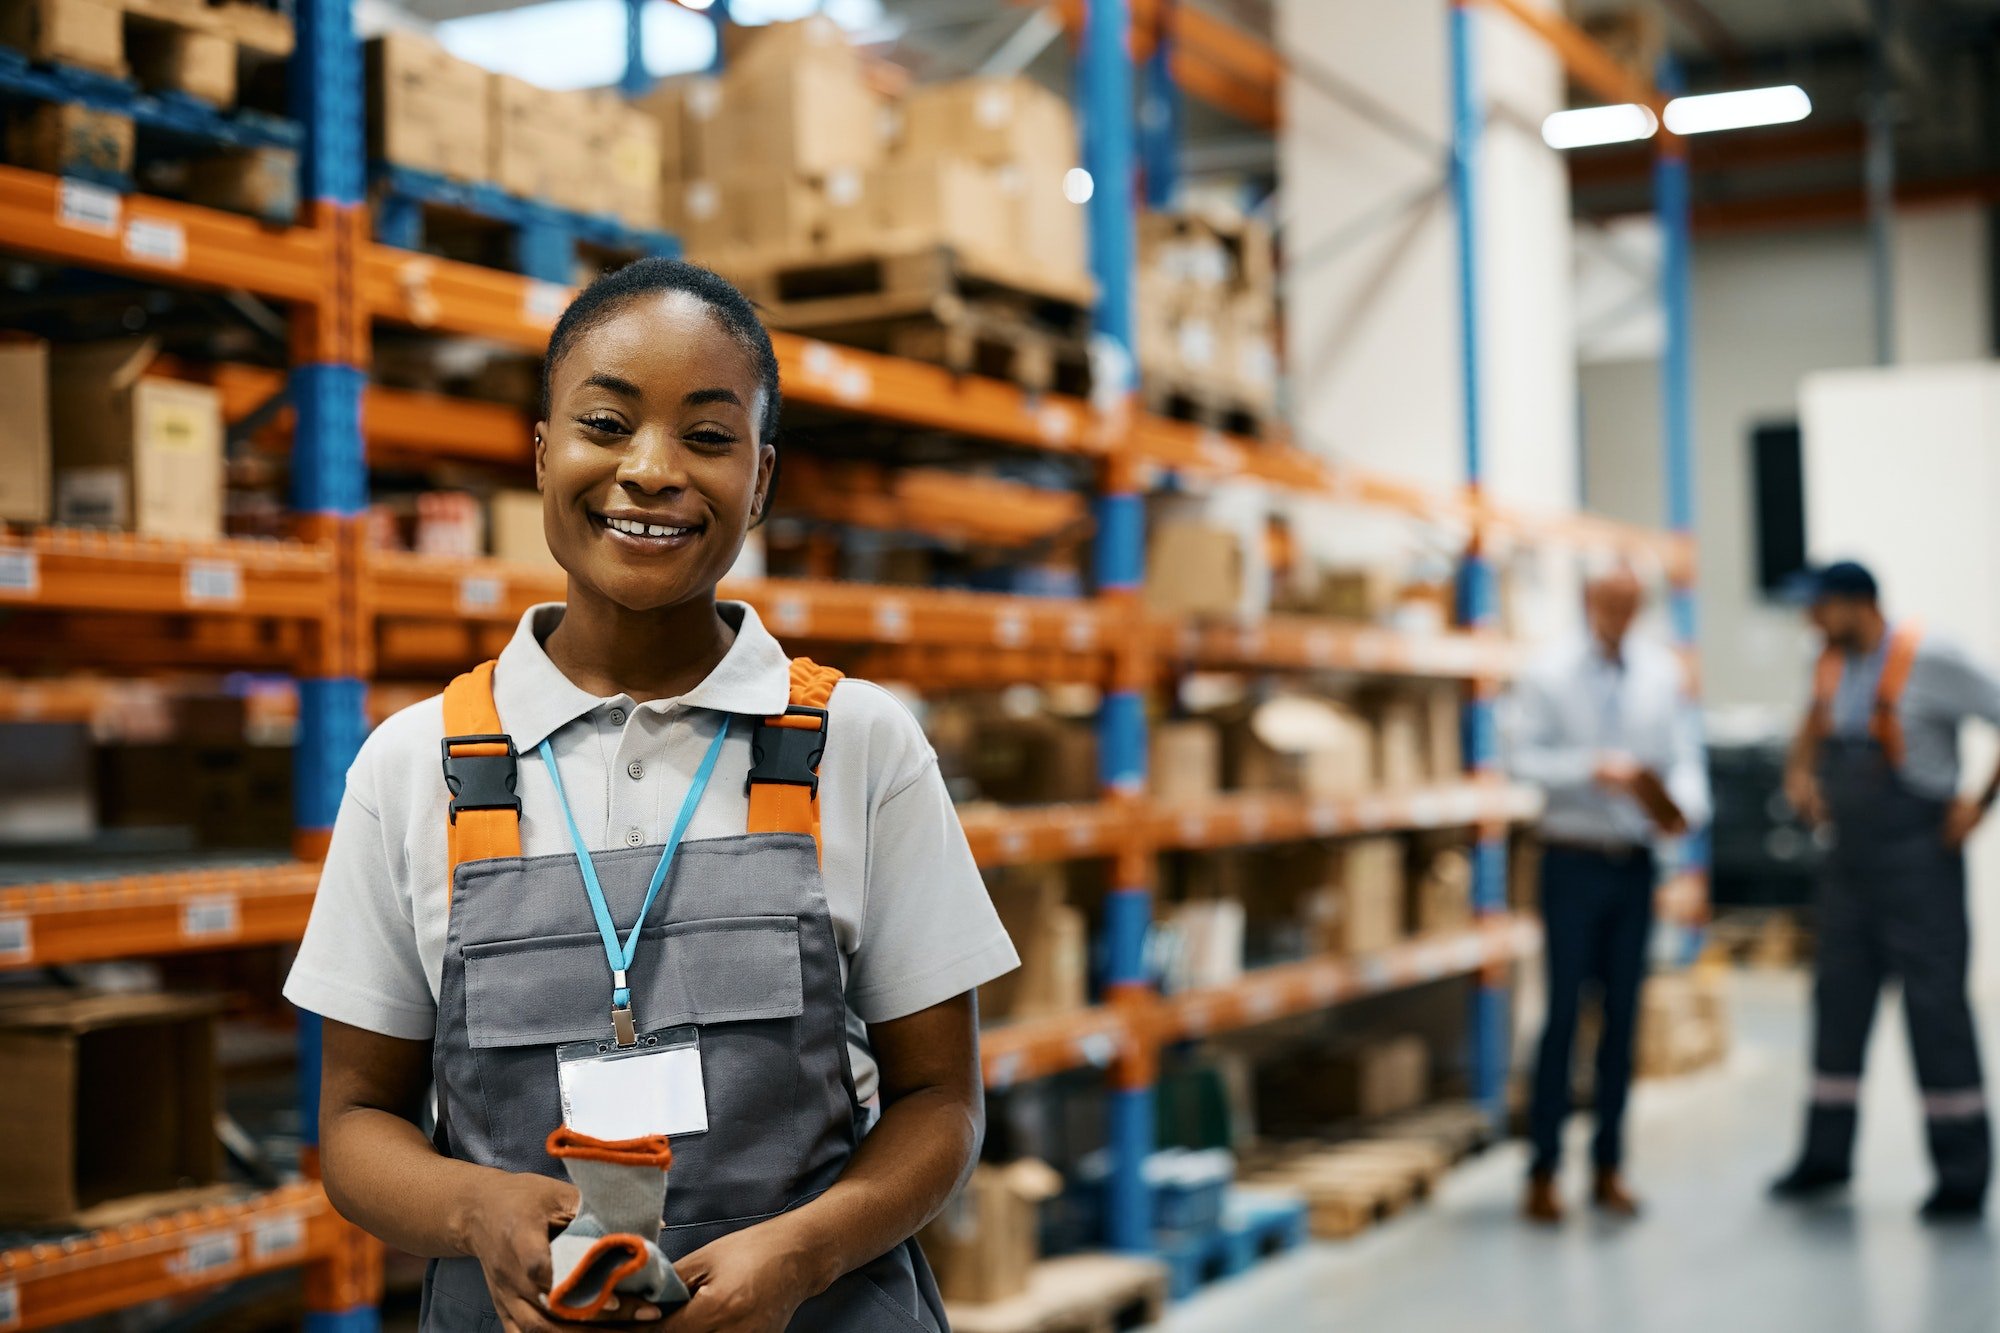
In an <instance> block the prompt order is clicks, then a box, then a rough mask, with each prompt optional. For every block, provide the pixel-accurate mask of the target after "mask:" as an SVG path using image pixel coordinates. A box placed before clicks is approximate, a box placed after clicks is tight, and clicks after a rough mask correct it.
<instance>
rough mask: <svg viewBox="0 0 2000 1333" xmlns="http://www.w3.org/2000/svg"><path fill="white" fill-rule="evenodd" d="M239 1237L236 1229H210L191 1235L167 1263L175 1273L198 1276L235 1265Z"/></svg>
mask: <svg viewBox="0 0 2000 1333" xmlns="http://www.w3.org/2000/svg"><path fill="white" fill-rule="evenodd" d="M237 1241H238V1237H237V1234H236V1233H235V1232H234V1231H210V1232H207V1233H205V1234H203V1235H199V1236H193V1237H190V1238H189V1240H188V1243H187V1246H186V1248H184V1249H183V1250H182V1251H181V1252H180V1253H179V1254H178V1255H176V1256H174V1258H173V1259H172V1260H170V1261H169V1262H168V1264H167V1267H168V1269H170V1270H171V1271H172V1272H173V1273H174V1274H176V1275H177V1276H179V1277H183V1278H197V1277H201V1276H202V1275H203V1274H206V1273H213V1272H215V1271H216V1270H217V1269H222V1268H229V1267H232V1266H234V1265H235V1263H236V1256H237V1248H238V1247H237Z"/></svg>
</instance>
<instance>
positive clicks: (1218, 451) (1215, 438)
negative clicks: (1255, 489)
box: [1195, 430, 1240, 473]
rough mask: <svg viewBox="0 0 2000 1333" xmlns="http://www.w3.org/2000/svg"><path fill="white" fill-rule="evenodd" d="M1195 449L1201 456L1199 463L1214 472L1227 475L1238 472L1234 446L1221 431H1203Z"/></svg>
mask: <svg viewBox="0 0 2000 1333" xmlns="http://www.w3.org/2000/svg"><path fill="white" fill-rule="evenodd" d="M1195 447H1196V449H1197V450H1198V451H1199V452H1200V454H1201V461H1202V462H1203V463H1204V464H1206V465H1207V466H1208V467H1209V468H1211V469H1213V470H1214V471H1217V472H1224V473H1228V472H1236V471H1239V470H1240V467H1239V460H1238V459H1237V456H1236V446H1235V445H1233V444H1231V443H1230V442H1229V441H1228V439H1227V438H1225V437H1224V436H1223V434H1222V432H1221V431H1219V430H1203V431H1202V433H1201V439H1200V442H1199V443H1198V444H1197V445H1196V446H1195Z"/></svg>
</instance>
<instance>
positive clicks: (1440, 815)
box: [1410, 792, 1445, 828]
mask: <svg viewBox="0 0 2000 1333" xmlns="http://www.w3.org/2000/svg"><path fill="white" fill-rule="evenodd" d="M1410 822H1411V823H1412V824H1415V825H1416V826H1417V827H1418V828H1436V827H1437V826H1438V825H1440V824H1442V823H1444V822H1445V803H1444V802H1443V801H1442V800H1440V799H1439V798H1438V797H1437V796H1436V795H1435V794H1434V793H1430V792H1426V793H1424V794H1422V795H1419V796H1412V797H1411V798H1410Z"/></svg>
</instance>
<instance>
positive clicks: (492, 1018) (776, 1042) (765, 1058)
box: [463, 916, 806, 1224]
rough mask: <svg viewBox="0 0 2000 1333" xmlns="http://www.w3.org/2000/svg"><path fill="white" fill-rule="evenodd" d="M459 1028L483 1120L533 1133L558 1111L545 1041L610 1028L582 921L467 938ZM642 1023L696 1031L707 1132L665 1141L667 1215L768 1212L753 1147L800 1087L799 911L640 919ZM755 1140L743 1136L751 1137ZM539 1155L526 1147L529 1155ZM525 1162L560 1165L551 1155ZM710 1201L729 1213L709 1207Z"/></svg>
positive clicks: (761, 1159) (764, 1161)
mask: <svg viewBox="0 0 2000 1333" xmlns="http://www.w3.org/2000/svg"><path fill="white" fill-rule="evenodd" d="M463 957H464V966H465V1013H466V1035H467V1038H468V1044H469V1045H470V1046H471V1048H472V1053H473V1058H474V1061H475V1063H476V1066H477V1071H478V1080H479V1095H480V1099H481V1101H482V1102H483V1103H484V1106H485V1111H486V1123H487V1124H489V1125H492V1126H496V1127H497V1126H508V1127H510V1130H511V1129H518V1130H519V1131H520V1133H519V1134H518V1135H516V1134H513V1133H511V1132H510V1134H509V1137H512V1138H516V1139H517V1140H518V1139H525V1138H526V1137H527V1135H528V1134H530V1133H532V1134H533V1135H535V1136H538V1137H539V1136H543V1135H546V1134H547V1133H548V1131H549V1130H551V1129H553V1128H555V1125H556V1122H557V1121H558V1120H559V1119H560V1115H561V1111H560V1106H561V1102H560V1097H559V1095H558V1091H557V1082H556V1058H555V1048H556V1047H557V1046H559V1045H561V1044H563V1043H564V1042H571V1041H591V1040H603V1039H605V1038H607V1037H609V1036H610V1035H611V1015H610V993H611V992H610V977H609V976H608V974H607V973H606V969H605V961H604V944H603V941H602V940H601V939H600V937H599V936H598V935H597V934H596V933H595V932H594V931H593V932H578V933H575V934H564V935H553V936H549V937H546V938H541V939H520V940H499V941H490V942H485V943H477V944H467V945H465V946H464V953H463ZM630 984H631V989H632V1011H633V1018H634V1020H635V1021H636V1023H637V1025H638V1028H639V1031H640V1032H642V1033H646V1032H658V1031H660V1030H662V1029H665V1028H677V1027H685V1026H688V1025H693V1026H694V1027H696V1028H697V1029H699V1031H700V1037H701V1064H702V1080H703V1083H704V1086H705V1093H706V1099H707V1103H708V1124H709V1129H708V1132H707V1133H705V1134H695V1135H683V1136H680V1137H677V1138H675V1139H674V1143H673V1149H674V1165H673V1169H672V1172H671V1174H670V1176H669V1187H668V1190H667V1221H668V1222H669V1223H673V1224H680V1223H684V1222H697V1221H714V1220H719V1219H721V1218H727V1217H736V1216H742V1215H743V1212H739V1211H736V1209H738V1208H742V1209H743V1210H744V1211H747V1212H761V1211H768V1208H767V1204H768V1201H769V1195H768V1193H767V1190H768V1177H769V1176H770V1174H771V1168H772V1167H773V1166H775V1165H776V1163H775V1162H774V1161H773V1160H772V1159H771V1158H770V1157H766V1156H764V1154H767V1153H771V1152H772V1150H773V1148H774V1147H778V1146H780V1145H774V1144H773V1142H772V1140H773V1136H774V1134H775V1135H776V1136H778V1137H782V1135H783V1132H784V1131H783V1129H782V1123H783V1122H786V1121H793V1120H796V1119H798V1117H795V1116H792V1115H790V1114H789V1112H790V1110H791V1108H792V1107H793V1106H794V1105H795V1104H796V1103H797V1102H798V1100H799V1097H800V1088H799V1080H800V1078H801V1070H802V1067H803V1062H802V1059H801V1051H802V1044H803V1042H804V1040H805V1034H804V1029H803V1018H804V1015H805V1008H806V1006H805V993H804V982H803V968H802V965H801V961H800V945H799V920H798V918H797V917H792V916H740V917H718V918H711V919H698V920H687V921H677V922H672V923H669V924H663V925H657V926H648V927H646V928H645V929H644V930H643V931H641V932H640V935H639V947H638V950H637V952H636V953H635V954H634V956H633V965H632V972H631V975H630ZM753 1145H754V1146H753ZM545 1156H546V1154H544V1153H540V1152H539V1151H538V1152H537V1157H538V1159H539V1158H541V1157H545ZM533 1169H535V1170H539V1171H542V1172H544V1173H545V1174H549V1175H558V1176H559V1175H561V1174H562V1173H561V1170H560V1169H559V1168H558V1167H557V1165H556V1164H555V1163H554V1162H553V1161H541V1160H538V1161H537V1163H536V1164H535V1166H534V1167H533ZM717 1208H724V1209H729V1210H730V1211H725V1212H717V1211H714V1210H715V1209H717Z"/></svg>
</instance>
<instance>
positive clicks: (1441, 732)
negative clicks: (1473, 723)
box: [1423, 685, 1465, 782]
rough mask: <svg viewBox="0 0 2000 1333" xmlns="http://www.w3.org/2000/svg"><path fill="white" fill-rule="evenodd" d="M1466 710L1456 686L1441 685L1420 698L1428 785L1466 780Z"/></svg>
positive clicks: (1425, 772) (1427, 691)
mask: <svg viewBox="0 0 2000 1333" xmlns="http://www.w3.org/2000/svg"><path fill="white" fill-rule="evenodd" d="M1464 736H1465V707H1464V701H1463V699H1462V698H1461V697H1460V693H1459V688H1458V687H1457V686H1456V685H1441V686H1436V687H1434V688H1432V689H1429V690H1426V691H1425V692H1424V695H1423V742H1424V776H1425V778H1426V779H1427V780H1428V781H1431V782H1459V781H1462V780H1463V779H1464V777H1465V744H1464Z"/></svg>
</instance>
